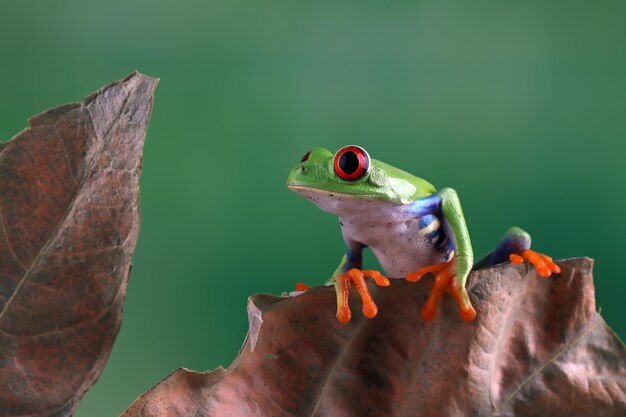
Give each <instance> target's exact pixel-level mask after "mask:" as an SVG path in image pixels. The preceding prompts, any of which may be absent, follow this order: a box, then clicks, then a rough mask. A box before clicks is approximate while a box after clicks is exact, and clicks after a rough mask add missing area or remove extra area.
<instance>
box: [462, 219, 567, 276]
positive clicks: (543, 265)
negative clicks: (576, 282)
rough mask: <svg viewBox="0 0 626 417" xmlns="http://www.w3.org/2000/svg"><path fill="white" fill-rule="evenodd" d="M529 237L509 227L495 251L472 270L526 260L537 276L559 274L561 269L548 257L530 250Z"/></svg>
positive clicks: (518, 229) (523, 232)
mask: <svg viewBox="0 0 626 417" xmlns="http://www.w3.org/2000/svg"><path fill="white" fill-rule="evenodd" d="M530 245H531V238H530V235H529V234H528V233H527V232H526V231H524V230H522V229H520V228H519V227H511V228H510V229H509V230H507V231H506V233H505V235H504V238H502V240H501V241H500V243H499V244H498V246H497V247H496V249H495V250H494V251H493V252H491V253H489V254H488V255H487V256H485V257H484V258H483V259H481V260H480V261H478V262H476V263H475V264H474V267H473V268H472V269H473V270H477V269H482V268H488V267H490V266H493V265H497V264H500V263H504V262H507V261H509V260H510V261H511V262H513V263H516V264H519V263H522V262H523V261H524V259H526V260H528V261H529V262H530V263H531V264H533V265H534V266H535V268H537V271H538V272H539V275H541V276H543V277H548V276H550V275H551V274H552V273H559V272H561V269H560V268H559V266H558V265H557V264H555V263H554V262H553V261H552V258H550V257H549V256H546V255H543V254H541V253H538V252H535V251H533V250H531V249H530Z"/></svg>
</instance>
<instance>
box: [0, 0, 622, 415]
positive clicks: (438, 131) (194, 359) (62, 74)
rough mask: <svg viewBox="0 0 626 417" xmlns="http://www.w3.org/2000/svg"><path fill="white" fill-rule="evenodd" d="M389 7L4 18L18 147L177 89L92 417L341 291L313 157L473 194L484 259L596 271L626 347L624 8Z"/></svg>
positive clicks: (149, 151)
mask: <svg viewBox="0 0 626 417" xmlns="http://www.w3.org/2000/svg"><path fill="white" fill-rule="evenodd" d="M381 3H383V2H376V1H364V0H360V1H353V2H336V1H318V2H306V3H305V2H293V1H280V0H269V1H264V2H256V1H242V0H222V1H198V0H186V1H179V2H174V1H157V0H124V1H121V0H109V1H106V2H105V1H102V2H93V1H69V0H57V1H54V2H51V1H34V0H31V1H20V2H17V1H13V2H9V1H3V2H2V5H0V63H1V65H0V96H1V98H2V100H1V101H0V122H1V123H0V138H1V139H2V140H8V139H10V138H11V137H12V136H13V135H14V134H15V133H17V132H18V131H20V130H21V129H23V128H24V127H25V126H26V119H27V118H28V117H29V116H31V115H34V114H35V113H38V112H40V111H42V110H44V109H46V108H48V107H52V106H56V105H59V104H62V103H65V102H71V101H76V100H78V99H81V98H82V97H83V96H84V95H86V94H88V93H90V92H92V91H94V90H96V89H98V88H99V87H101V86H102V85H104V84H106V83H108V82H110V81H113V80H116V79H119V78H121V77H123V76H125V75H126V74H128V73H129V72H131V71H132V70H135V69H137V70H140V71H141V72H144V73H146V74H148V75H152V76H155V77H160V78H161V83H160V85H159V87H158V89H157V93H156V102H155V107H154V113H153V117H152V122H151V124H150V128H149V132H148V138H147V143H146V147H145V155H144V172H143V178H142V197H141V204H142V213H143V222H142V229H141V234H140V239H139V243H138V246H137V250H136V253H135V257H134V267H133V273H132V276H131V279H130V284H129V287H128V296H127V302H126V307H125V311H124V322H123V326H122V330H121V332H120V334H119V337H118V339H117V342H116V344H115V347H114V349H113V353H112V355H111V358H110V361H109V363H108V365H107V367H106V368H105V371H104V373H103V374H102V377H101V378H100V380H99V382H98V383H97V384H96V385H95V386H94V388H93V389H92V390H91V391H90V392H89V393H88V394H87V396H86V397H85V399H84V401H83V402H82V404H81V405H80V407H79V408H78V412H77V416H79V417H87V416H89V417H100V416H113V415H117V414H119V413H120V412H122V411H123V410H124V409H125V408H126V407H127V406H128V405H129V404H130V403H131V402H132V401H133V400H134V399H135V398H136V397H137V396H138V395H140V394H141V393H142V392H144V391H145V390H146V389H148V388H149V387H150V386H152V385H153V384H155V383H156V382H158V381H159V380H160V379H161V378H163V377H164V376H166V375H167V374H168V373H169V372H170V371H172V370H173V369H174V368H176V367H178V366H185V367H188V368H192V369H196V370H207V369H212V368H215V367H216V366H218V365H225V366H227V365H228V364H229V363H230V361H231V360H232V359H233V358H234V355H235V354H236V352H237V350H238V348H239V347H240V345H241V343H242V341H243V338H244V335H245V332H246V328H247V319H246V311H245V307H246V298H247V296H248V295H249V294H253V293H256V292H270V293H281V292H282V291H285V290H289V289H291V288H292V286H293V284H294V282H296V281H299V280H305V281H307V282H311V283H315V282H319V283H322V282H323V281H324V280H325V279H326V277H327V276H328V275H329V274H330V273H331V271H332V270H333V269H334V268H335V266H336V264H337V262H338V261H339V257H340V256H341V253H342V249H343V244H342V240H341V236H340V232H339V227H338V225H337V220H336V219H335V218H333V217H332V216H330V215H328V214H326V213H323V212H321V211H319V210H318V209H317V208H316V207H314V206H313V205H312V204H310V203H309V202H308V201H306V200H305V199H302V198H300V197H298V196H296V195H295V194H291V193H290V192H288V191H287V190H286V188H285V186H284V182H285V178H286V175H287V172H288V170H289V168H290V167H291V166H292V165H293V164H295V163H297V162H298V161H299V160H300V158H301V157H302V155H303V154H304V153H305V152H306V151H307V150H308V149H309V148H311V147H314V146H324V147H327V148H329V149H331V150H333V151H334V150H336V149H337V148H338V147H340V146H341V145H345V144H350V143H357V144H360V145H362V146H364V147H365V148H366V149H367V150H368V151H369V152H370V154H371V155H372V156H373V157H374V158H376V159H380V160H383V161H386V162H388V163H390V164H392V165H394V166H397V167H401V168H404V169H405V170H407V171H410V172H412V173H414V174H416V175H418V176H422V177H425V178H426V179H428V180H430V181H431V182H432V183H434V184H435V186H437V187H440V188H441V187H444V186H450V187H454V188H455V189H457V191H458V192H459V194H460V196H461V201H462V203H463V208H464V210H465V214H466V218H467V220H468V223H469V228H470V232H471V236H472V241H473V244H474V249H475V252H476V254H477V257H478V256H481V255H482V254H484V253H485V252H487V251H488V250H490V249H491V248H492V247H493V246H494V245H495V244H496V242H497V241H498V239H499V238H500V236H501V235H502V233H503V232H504V231H505V229H506V228H507V227H509V226H510V225H514V224H515V225H519V226H523V227H525V228H526V229H527V230H529V231H530V233H531V234H532V235H533V236H534V241H535V248H537V249H538V250H541V251H545V252H547V253H549V254H552V255H554V256H555V257H557V258H567V257H574V256H590V257H593V258H595V260H596V268H595V279H596V290H597V301H598V306H599V307H601V308H602V313H603V315H604V317H605V318H606V320H607V322H608V323H609V324H610V325H611V326H612V327H613V328H614V329H615V330H616V332H617V333H618V334H619V335H620V336H621V337H622V338H624V337H625V336H626V322H625V320H624V311H623V309H624V303H623V301H622V300H623V299H624V294H623V292H624V290H625V289H626V285H625V284H624V279H625V278H626V277H625V274H624V271H623V261H624V248H625V247H626V245H625V244H624V241H623V236H625V235H626V220H625V219H624V213H625V212H626V196H625V192H624V190H625V187H626V174H625V173H624V157H625V151H626V117H625V116H626V47H625V42H624V40H625V39H626V25H624V21H625V18H626V13H625V12H626V3H624V2H619V1H615V2H603V1H596V2H588V1H560V2H557V1H554V2H511V1H488V2H473V3H471V4H470V3H467V4H457V3H455V2H447V1H442V2H399V1H396V2H385V4H381ZM546 3H549V4H546ZM369 260H370V261H371V256H370V258H369Z"/></svg>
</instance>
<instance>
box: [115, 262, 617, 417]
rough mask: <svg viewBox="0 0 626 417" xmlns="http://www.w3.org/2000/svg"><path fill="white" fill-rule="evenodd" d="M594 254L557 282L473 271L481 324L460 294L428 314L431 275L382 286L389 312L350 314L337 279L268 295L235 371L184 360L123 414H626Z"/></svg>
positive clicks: (509, 269)
mask: <svg viewBox="0 0 626 417" xmlns="http://www.w3.org/2000/svg"><path fill="white" fill-rule="evenodd" d="M592 264H593V262H592V260H591V259H588V258H583V259H571V260H567V261H562V262H559V265H560V266H561V269H562V273H561V274H559V275H555V276H553V277H551V278H548V279H545V278H541V277H538V276H537V273H536V272H535V270H534V269H528V268H527V267H526V266H524V265H520V266H514V265H511V264H503V265H498V266H496V267H493V268H490V269H485V270H481V271H478V272H474V273H472V274H471V275H470V278H469V281H468V287H469V290H470V294H471V297H472V302H473V304H474V306H475V307H476V309H477V312H478V316H477V318H476V320H475V321H474V322H470V323H468V322H463V321H462V320H461V319H460V318H459V314H458V312H457V311H456V306H455V304H454V302H453V300H452V299H446V300H444V302H443V303H441V306H440V307H439V309H440V310H439V311H438V315H437V319H436V320H434V321H432V322H425V321H423V320H422V319H421V318H420V313H419V309H420V307H421V305H422V303H423V300H424V299H425V297H426V295H427V294H428V290H429V287H430V284H431V282H429V280H428V279H424V280H423V281H420V282H419V283H417V284H411V283H407V282H404V281H399V280H394V282H392V285H391V286H390V287H388V288H377V287H371V291H372V294H373V295H374V298H375V299H376V301H377V303H378V305H379V307H380V313H379V315H378V316H377V317H376V318H374V319H372V320H370V319H367V318H364V317H362V316H360V315H356V317H355V318H354V319H353V320H352V322H350V323H349V324H348V325H342V324H339V323H337V321H336V320H335V318H334V312H335V295H334V290H333V289H332V288H328V287H316V288H313V289H310V290H308V291H307V292H306V293H304V294H302V295H300V296H297V297H293V298H289V297H275V296H271V295H264V294H261V295H255V296H253V297H251V301H250V302H251V304H252V305H253V306H254V308H252V310H254V312H255V314H253V318H254V321H253V324H254V326H252V330H253V331H258V335H256V337H255V335H249V337H248V338H247V340H246V343H245V344H244V347H243V348H242V350H241V352H240V353H239V355H238V356H237V358H236V359H235V361H234V362H233V363H232V365H231V366H230V367H229V368H228V369H227V370H224V369H222V368H220V369H218V370H216V371H213V372H209V373H197V372H193V371H187V370H184V369H179V370H177V371H175V372H174V373H173V374H172V375H170V376H169V377H168V378H166V379H165V380H163V381H162V382H161V383H159V384H157V385H156V386H155V387H154V388H152V389H151V390H149V391H148V392H147V393H146V394H144V395H143V396H142V397H140V398H139V399H138V400H137V401H136V402H135V403H134V404H133V405H132V406H131V408H130V409H129V410H128V411H127V412H126V413H125V414H124V415H123V416H124V417H156V416H167V417H178V416H198V417H200V416H202V417H209V416H210V417H218V416H219V417H245V416H257V417H265V416H267V417H270V416H280V417H293V416H297V417H322V416H332V417H348V416H355V417H356V416H358V417H364V416H371V417H392V416H393V417H408V416H411V417H414V416H429V417H437V416H447V417H450V416H452V417H457V416H459V417H460V416H468V417H469V416H546V417H547V416H550V417H559V416H563V417H565V416H571V415H577V416H578V415H579V416H615V417H617V416H622V417H623V416H624V415H626V349H625V347H624V345H623V344H622V342H621V341H620V340H619V339H618V338H617V336H616V335H615V334H614V333H613V332H612V331H611V330H610V329H609V328H608V326H607V325H606V324H605V323H604V321H603V320H602V318H601V317H600V315H599V314H598V313H597V312H596V310H595V298H594V288H593V279H592V272H591V269H592ZM352 305H358V303H357V300H354V301H353V304H352ZM250 310H251V308H250V307H249V311H250ZM259 326H260V328H259ZM255 329H256V330H255ZM255 339H256V345H255V346H254V350H252V349H251V348H252V345H251V344H252V343H253V342H254V341H255Z"/></svg>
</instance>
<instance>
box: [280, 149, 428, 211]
mask: <svg viewBox="0 0 626 417" xmlns="http://www.w3.org/2000/svg"><path fill="white" fill-rule="evenodd" d="M287 186H288V187H289V189H291V190H293V191H295V192H296V193H298V194H301V195H304V196H305V197H308V198H310V199H312V200H314V201H316V199H318V198H322V196H324V198H325V199H327V198H328V197H332V198H346V199H350V198H363V199H368V200H383V201H389V202H392V203H395V204H407V203H409V202H411V201H413V200H416V199H418V198H422V197H426V196H428V195H431V194H433V193H434V192H435V188H434V187H433V186H432V185H431V184H430V183H428V182H427V181H424V180H423V179H421V178H418V177H415V176H413V175H411V174H409V173H407V172H404V171H402V170H400V169H398V168H394V167H392V166H390V165H387V164H385V163H384V162H380V161H377V160H375V159H371V158H370V156H369V155H368V153H367V152H366V151H365V149H363V148H361V147H359V146H355V145H350V146H344V147H343V148H341V149H339V150H338V151H337V153H335V154H334V155H333V154H332V153H330V152H329V151H328V150H326V149H323V148H315V149H313V150H312V151H310V152H307V153H306V155H304V157H302V160H301V161H300V163H298V164H297V165H296V166H294V167H293V168H292V169H291V172H290V173H289V177H288V178H287Z"/></svg>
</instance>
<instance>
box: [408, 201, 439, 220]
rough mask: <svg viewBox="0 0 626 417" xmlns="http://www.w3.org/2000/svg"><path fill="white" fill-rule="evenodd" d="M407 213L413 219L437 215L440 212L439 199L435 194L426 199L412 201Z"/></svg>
mask: <svg viewBox="0 0 626 417" xmlns="http://www.w3.org/2000/svg"><path fill="white" fill-rule="evenodd" d="M409 211H410V212H411V214H413V215H414V216H415V217H422V216H426V215H428V214H431V215H432V214H438V213H439V212H441V198H439V196H438V195H437V194H433V195H430V196H428V197H424V198H420V199H417V200H415V201H412V202H411V203H409ZM420 228H421V226H420Z"/></svg>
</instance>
